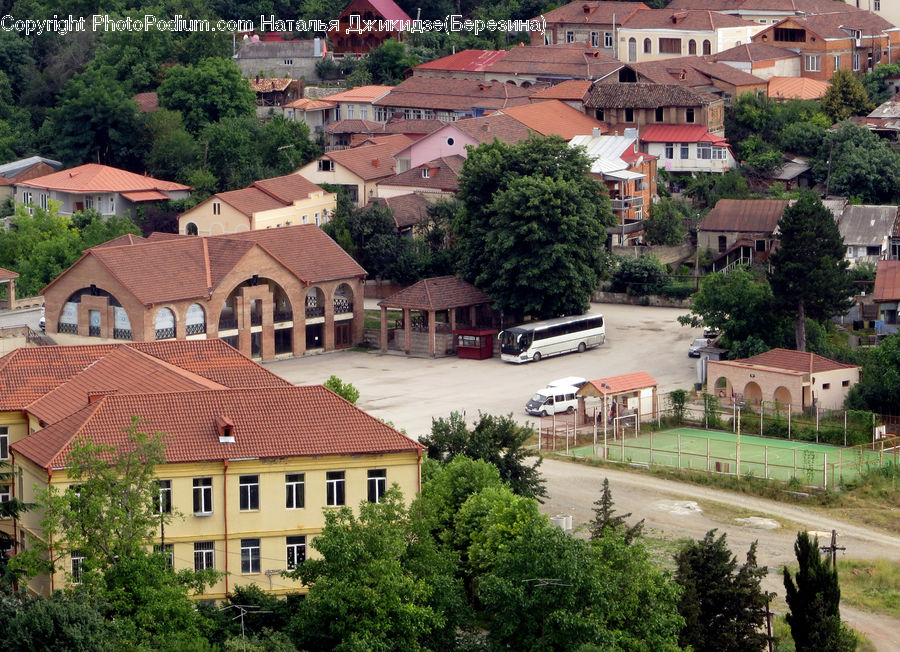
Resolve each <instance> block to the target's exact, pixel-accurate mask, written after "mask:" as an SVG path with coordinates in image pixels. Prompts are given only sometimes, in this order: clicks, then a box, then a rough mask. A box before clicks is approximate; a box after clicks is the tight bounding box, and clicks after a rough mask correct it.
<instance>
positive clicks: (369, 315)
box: [364, 309, 403, 328]
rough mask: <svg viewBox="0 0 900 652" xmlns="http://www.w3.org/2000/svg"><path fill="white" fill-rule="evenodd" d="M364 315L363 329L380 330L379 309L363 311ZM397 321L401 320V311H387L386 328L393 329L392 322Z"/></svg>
mask: <svg viewBox="0 0 900 652" xmlns="http://www.w3.org/2000/svg"><path fill="white" fill-rule="evenodd" d="M364 312H365V314H366V319H365V327H366V328H381V310H380V309H377V310H376V309H369V310H366V311H364ZM399 319H403V311H402V310H388V311H387V322H388V328H391V327H393V325H394V322H396V321H397V320H399Z"/></svg>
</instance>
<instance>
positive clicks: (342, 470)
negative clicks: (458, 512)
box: [0, 340, 424, 599]
mask: <svg viewBox="0 0 900 652" xmlns="http://www.w3.org/2000/svg"><path fill="white" fill-rule="evenodd" d="M0 386H2V387H3V392H2V393H0V423H2V424H3V425H2V426H0V429H2V435H0V436H2V437H3V439H4V451H5V450H6V448H7V445H8V446H9V450H10V459H11V463H12V466H13V470H14V472H15V473H16V474H17V475H20V476H21V478H22V481H21V482H19V483H16V485H15V486H11V487H7V489H8V491H9V493H10V494H11V495H13V496H15V497H16V498H19V499H21V500H25V501H29V502H32V501H34V498H35V493H36V491H37V490H38V489H42V488H47V487H48V486H51V485H52V486H54V487H56V488H57V489H58V490H59V491H60V492H65V491H66V490H67V489H68V488H69V486H70V483H71V482H73V481H74V480H75V478H73V477H70V476H69V470H68V467H69V464H70V461H69V455H70V453H71V451H72V450H73V446H74V445H75V442H76V440H77V439H86V440H89V441H91V442H92V443H95V444H105V445H109V446H112V447H115V448H120V447H123V446H127V445H128V444H129V435H128V429H129V426H131V425H132V423H133V420H134V419H135V418H137V419H140V423H139V424H138V429H139V430H141V431H145V432H160V433H163V439H162V441H163V445H164V453H163V455H164V461H163V462H162V463H161V464H158V465H156V468H155V474H156V476H157V477H158V478H159V481H160V486H161V495H164V496H165V498H164V499H163V500H162V501H161V504H162V505H163V513H164V514H165V513H170V514H172V515H173V516H172V518H171V520H170V521H169V522H168V523H166V527H165V542H166V544H165V550H164V552H166V553H168V554H169V555H170V559H171V560H172V562H173V566H174V568H175V570H180V569H184V568H195V569H201V568H215V569H217V570H219V571H222V572H223V576H222V578H221V579H220V580H219V581H218V582H217V583H215V584H214V585H213V586H212V587H210V588H209V589H207V590H206V592H205V593H204V594H203V595H202V596H199V597H202V598H205V599H221V598H223V597H224V596H225V594H227V593H228V592H229V591H230V590H232V589H233V588H234V587H238V586H246V585H249V584H250V583H256V584H260V585H262V586H263V588H264V590H267V591H270V592H272V593H274V594H276V595H278V594H284V593H287V592H289V591H298V590H303V587H302V586H301V585H300V584H298V583H296V582H294V581H292V580H288V579H285V578H282V577H281V576H280V573H279V571H280V570H284V569H290V568H292V567H295V566H296V564H297V563H300V562H302V561H303V560H304V559H305V557H306V552H307V543H308V538H309V537H314V536H315V535H316V534H318V533H320V532H321V531H322V528H323V526H324V518H323V516H322V512H323V508H325V507H326V506H340V505H353V506H355V505H357V504H358V503H359V502H360V501H362V500H366V499H367V498H368V499H369V500H371V501H376V502H377V501H379V500H380V499H381V497H382V496H383V495H384V492H385V491H386V489H387V487H388V486H390V485H391V484H393V483H395V482H396V483H398V484H399V485H400V486H401V489H402V491H403V493H404V495H405V497H406V499H407V500H411V499H412V497H413V496H414V494H415V492H416V491H418V489H419V464H420V460H421V454H422V450H423V449H424V447H423V446H422V445H421V444H419V443H418V442H415V441H413V440H412V439H410V438H409V437H407V436H406V435H404V434H402V433H400V432H398V431H397V430H395V429H394V428H392V427H390V426H388V425H386V424H385V423H384V422H382V421H381V420H379V419H376V418H374V417H372V416H369V415H368V414H366V413H365V412H363V411H362V410H360V409H359V408H357V407H355V406H353V405H352V404H350V403H348V402H347V401H345V400H344V399H342V398H340V397H338V396H336V395H335V394H333V393H332V392H330V391H329V390H327V389H325V388H324V387H322V386H305V387H295V386H293V385H292V384H291V383H288V382H287V381H285V380H283V379H282V378H280V377H278V376H276V375H274V374H272V373H271V372H269V371H267V370H266V369H264V368H262V367H261V366H259V365H257V364H256V363H254V362H252V361H250V360H248V359H247V358H246V357H244V356H243V355H241V354H240V353H238V352H237V351H235V350H234V349H233V348H231V347H230V346H228V345H226V344H225V343H223V342H222V341H221V340H198V341H168V342H152V343H133V344H114V345H95V346H52V347H36V348H25V349H18V350H17V351H15V352H13V353H10V354H7V355H6V356H3V357H2V358H0ZM40 518H41V516H40V513H38V512H29V513H27V514H23V515H22V516H21V517H20V519H19V520H18V521H17V522H16V523H12V522H11V521H3V520H0V528H2V529H3V530H4V531H5V532H7V533H8V534H10V535H11V538H12V540H13V541H15V542H16V546H17V549H16V550H14V551H13V552H14V553H17V552H20V551H22V550H23V549H29V548H30V547H32V546H33V542H34V540H35V538H39V537H43V536H44V531H43V527H42V526H41V524H40ZM157 541H158V542H159V543H160V544H161V543H162V541H161V540H160V538H159V537H157ZM54 552H56V553H57V554H60V555H61V557H62V559H61V563H60V565H59V566H58V568H57V572H56V573H55V574H54V575H52V576H46V575H44V576H38V577H36V578H34V579H32V580H30V582H29V589H30V590H32V591H34V592H36V593H39V594H44V595H46V594H49V593H50V592H52V591H53V590H54V589H55V588H59V587H61V586H63V585H65V584H66V583H67V582H70V581H72V580H73V575H74V576H77V573H78V570H79V568H78V562H77V556H76V553H75V551H71V550H69V549H68V548H67V546H66V544H65V540H64V539H57V540H56V541H54ZM261 576H268V577H269V581H267V582H260V580H259V578H260V577H261Z"/></svg>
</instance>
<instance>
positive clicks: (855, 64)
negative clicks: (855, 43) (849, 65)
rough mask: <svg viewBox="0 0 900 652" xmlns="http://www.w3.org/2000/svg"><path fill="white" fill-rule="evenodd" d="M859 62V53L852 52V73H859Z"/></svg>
mask: <svg viewBox="0 0 900 652" xmlns="http://www.w3.org/2000/svg"><path fill="white" fill-rule="evenodd" d="M860 61H861V59H860V56H859V52H854V53H853V71H854V72H859V66H860Z"/></svg>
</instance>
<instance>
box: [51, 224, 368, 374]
mask: <svg viewBox="0 0 900 652" xmlns="http://www.w3.org/2000/svg"><path fill="white" fill-rule="evenodd" d="M364 278H365V270H363V269H362V268H361V267H360V266H359V265H357V264H356V262H354V261H353V259H352V258H350V256H349V255H347V254H346V253H345V252H344V250H343V249H341V248H340V247H339V246H338V245H337V244H335V242H334V241H333V240H332V239H331V238H329V237H328V236H327V235H326V234H325V232H323V231H322V230H321V229H320V228H319V227H317V226H315V225H314V224H309V225H306V226H303V225H298V226H288V227H283V228H281V229H262V230H256V231H245V232H242V233H233V234H228V235H220V236H201V237H192V236H172V237H168V238H154V237H151V238H148V239H147V240H143V241H138V242H135V243H134V244H130V243H124V242H123V243H122V244H120V245H119V246H106V247H94V248H92V249H88V250H87V251H86V252H85V253H84V255H82V257H81V258H80V259H79V260H78V261H77V262H76V263H75V264H73V265H72V266H71V267H70V268H69V269H68V270H66V271H65V272H63V273H62V274H60V275H59V276H58V277H57V278H56V279H55V280H54V281H53V282H52V283H50V284H49V285H48V286H47V287H45V288H44V289H43V290H42V291H41V294H43V295H44V300H45V305H46V328H47V332H48V333H57V332H59V333H70V334H76V335H81V336H85V337H100V338H108V339H113V340H116V339H117V340H125V341H139V342H149V341H155V340H184V339H206V338H214V337H221V338H223V339H224V340H225V341H226V342H228V343H229V344H232V345H233V346H234V347H235V348H237V349H238V350H240V351H241V352H242V353H243V354H245V355H246V356H248V357H253V358H262V359H263V360H271V359H273V358H275V357H276V356H291V355H302V354H303V353H305V352H306V351H308V350H315V349H320V350H326V351H328V350H331V349H334V348H342V347H347V346H350V345H351V344H352V343H354V342H358V341H360V339H361V338H362V325H363V312H362V284H363V279H364Z"/></svg>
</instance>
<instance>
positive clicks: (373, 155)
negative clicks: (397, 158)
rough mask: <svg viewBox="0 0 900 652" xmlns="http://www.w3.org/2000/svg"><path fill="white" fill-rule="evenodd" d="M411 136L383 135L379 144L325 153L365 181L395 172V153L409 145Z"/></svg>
mask: <svg viewBox="0 0 900 652" xmlns="http://www.w3.org/2000/svg"><path fill="white" fill-rule="evenodd" d="M411 142H413V141H412V139H411V138H408V137H407V136H404V135H403V134H392V135H390V136H382V137H381V138H380V139H379V140H378V144H374V145H362V146H360V147H353V148H350V149H344V150H340V151H336V152H328V153H327V154H325V156H326V157H327V158H330V159H331V160H332V161H334V162H335V163H339V164H340V165H342V166H344V167H345V168H347V169H348V170H350V171H351V172H352V173H353V174H355V175H356V176H358V177H360V178H361V179H363V180H365V181H371V180H373V179H380V178H382V177H388V176H391V175H392V174H394V154H396V153H397V152H399V151H400V150H401V149H403V148H404V147H406V146H407V145H409V144H410V143H411Z"/></svg>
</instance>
